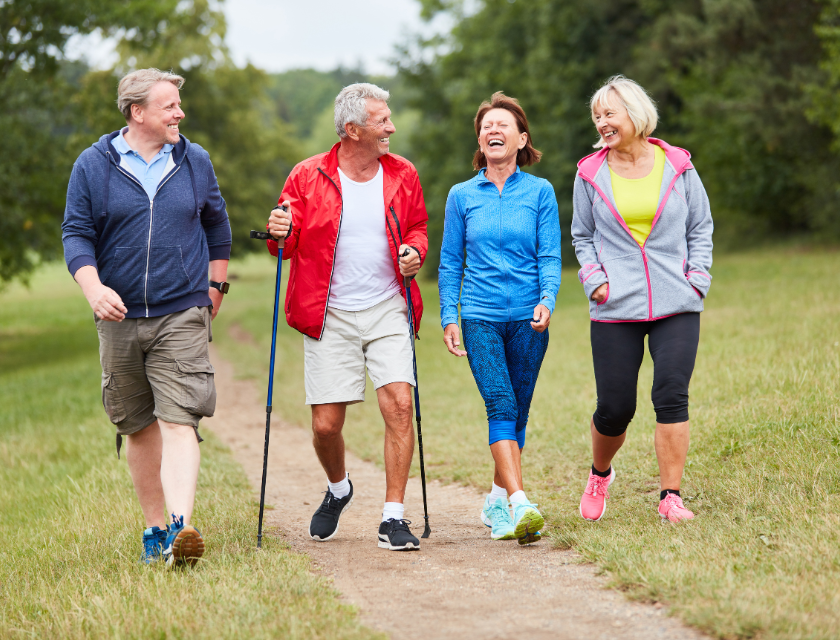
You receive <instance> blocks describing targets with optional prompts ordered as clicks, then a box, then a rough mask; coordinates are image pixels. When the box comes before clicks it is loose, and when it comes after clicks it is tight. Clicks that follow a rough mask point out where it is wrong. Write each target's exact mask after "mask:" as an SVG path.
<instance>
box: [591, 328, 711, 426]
mask: <svg viewBox="0 0 840 640" xmlns="http://www.w3.org/2000/svg"><path fill="white" fill-rule="evenodd" d="M590 326H591V329H590V335H591V339H592V361H593V364H594V365H595V384H596V386H597V389H598V406H597V408H596V409H595V414H594V415H593V416H592V421H593V422H594V424H595V429H597V430H598V433H600V434H601V435H605V436H612V437H615V436H620V435H621V434H622V433H624V432H625V431H626V430H627V425H628V424H630V421H631V420H632V419H633V416H634V415H635V413H636V386H637V385H638V381H639V367H641V366H642V359H643V358H644V354H645V335H647V336H648V348H649V349H650V357H651V358H653V389H652V390H651V394H650V399H651V400H652V401H653V408H654V410H655V411H656V421H657V422H659V423H662V424H674V423H676V422H686V421H687V420H688V383H689V382H690V381H691V374H692V373H693V372H694V361H695V359H696V357H697V344H698V342H699V341H700V314H699V313H681V314H679V315H675V316H670V317H668V318H662V319H660V320H651V321H648V322H591V323H590Z"/></svg>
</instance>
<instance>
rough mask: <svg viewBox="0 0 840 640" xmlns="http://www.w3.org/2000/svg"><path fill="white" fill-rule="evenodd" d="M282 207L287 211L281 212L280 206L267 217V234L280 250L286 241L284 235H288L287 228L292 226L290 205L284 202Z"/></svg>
mask: <svg viewBox="0 0 840 640" xmlns="http://www.w3.org/2000/svg"><path fill="white" fill-rule="evenodd" d="M282 206H284V207H286V209H288V210H287V211H283V209H281V208H280V205H278V206H277V207H275V208H274V209H272V210H271V213H270V214H269V216H268V232H269V233H270V234H271V235H272V237H273V238H274V239H275V240H277V244H278V245H280V247H281V248H282V247H283V245H284V244H285V241H286V234H287V233H289V227H291V226H292V207H291V203H290V202H289V201H288V200H286V201H285V202H284V203H283V204H282Z"/></svg>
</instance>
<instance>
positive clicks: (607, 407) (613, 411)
mask: <svg viewBox="0 0 840 640" xmlns="http://www.w3.org/2000/svg"><path fill="white" fill-rule="evenodd" d="M634 415H636V398H635V397H633V398H632V399H631V398H629V397H628V398H623V399H616V400H612V401H609V402H602V401H601V400H600V399H599V400H598V407H597V409H596V410H595V413H594V415H593V416H592V422H593V424H594V425H595V430H596V431H597V432H598V433H600V434H601V435H602V436H608V437H610V438H616V437H618V436H620V435H621V434H623V433H624V432H625V431H627V425H629V424H630V421H631V420H632V419H633V416H634Z"/></svg>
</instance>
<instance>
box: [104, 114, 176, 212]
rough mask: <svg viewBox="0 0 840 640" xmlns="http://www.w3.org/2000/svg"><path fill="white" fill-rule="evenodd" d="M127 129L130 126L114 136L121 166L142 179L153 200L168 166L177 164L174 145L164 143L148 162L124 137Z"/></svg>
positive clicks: (141, 182) (147, 192)
mask: <svg viewBox="0 0 840 640" xmlns="http://www.w3.org/2000/svg"><path fill="white" fill-rule="evenodd" d="M126 131H128V127H125V128H124V129H122V130H121V131H120V135H118V136H117V137H116V138H114V142H113V145H114V149H116V150H117V152H118V153H119V154H120V167H122V168H123V169H125V170H126V171H128V172H129V173H130V174H131V175H133V176H134V177H135V178H137V180H139V181H140V184H142V185H143V188H144V189H145V190H146V194H148V196H149V200H150V201H151V200H153V199H154V197H155V192H156V191H157V188H158V185H159V184H160V181H161V180H162V179H163V176H165V175H166V174H167V173H168V171H167V168H169V169H171V168H172V167H173V166H174V164H175V163H174V160H172V149H173V148H174V145H171V144H165V145H163V148H162V149H161V150H160V151H158V153H157V155H156V156H155V157H154V158H152V161H151V162H148V163H147V162H146V161H145V160H144V159H143V156H141V155H140V154H139V153H137V152H136V151H135V150H134V149H132V148H131V147H130V146H129V144H128V142H127V141H126V139H125V138H124V137H123V134H124V133H125V132H126ZM170 163H171V164H170Z"/></svg>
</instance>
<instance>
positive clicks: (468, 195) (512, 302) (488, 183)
mask: <svg viewBox="0 0 840 640" xmlns="http://www.w3.org/2000/svg"><path fill="white" fill-rule="evenodd" d="M475 133H476V136H477V137H478V146H479V148H478V150H477V151H476V152H475V157H474V158H473V167H474V168H475V169H477V170H478V175H476V176H475V177H474V178H473V179H472V180H468V181H467V182H462V183H461V184H457V185H455V186H454V187H452V189H451V190H450V192H449V197H448V198H447V201H446V220H445V223H444V231H443V246H442V247H441V256H440V270H439V276H438V287H439V289H440V309H441V325H442V326H443V329H444V337H443V339H444V343H445V344H446V347H447V348H448V349H449V352H450V353H452V354H453V355H456V356H459V357H460V356H467V358H468V359H469V362H470V369H471V370H472V373H473V376H474V377H475V381H476V385H477V386H478V390H479V392H480V393H481V396H482V398H484V404H485V406H486V408H487V420H488V422H489V431H490V451H491V453H492V454H493V460H494V461H495V463H496V469H495V474H494V478H493V487H492V490H491V492H490V494H489V495H488V496H487V498H486V499H485V501H484V508H483V509H482V512H481V519H482V522H484V524H485V525H487V526H488V527H491V528H492V533H491V537H492V538H493V539H494V540H510V539H513V538H516V539H517V540H519V544H528V543H531V542H536V541H537V540H539V539H540V537H541V529H542V527H543V525H544V524H545V521H544V519H543V517H542V515H541V514H540V512H539V511H538V510H537V508H536V505H535V504H532V503H531V502H530V501H529V500H528V498H527V497H526V496H525V492H524V491H523V483H522V465H521V457H520V456H521V451H522V448H523V447H524V446H525V427H526V425H527V423H528V410H529V408H530V406H531V398H532V396H533V394H534V386H535V385H536V382H537V376H538V375H539V371H540V366H541V365H542V360H543V357H544V356H545V351H546V348H547V347H548V324H549V322H550V321H551V314H552V312H553V311H554V302H555V298H556V297H557V290H558V289H559V287H560V222H559V218H558V212H557V199H556V197H555V195H554V189H553V188H552V186H551V184H550V183H549V182H548V181H547V180H543V179H542V178H537V177H535V176H532V175H530V174H527V173H522V172H521V171H520V169H519V167H520V166H529V165H532V164H535V163H537V162H539V161H540V157H541V156H542V154H541V153H540V152H539V151H537V150H536V149H535V148H534V147H533V146H532V145H531V135H530V131H529V128H528V119H527V117H526V116H525V111H524V110H523V109H522V107H521V106H519V102H518V101H517V100H515V99H513V98H510V97H507V96H505V95H504V94H502V93H501V92H497V93H494V94H493V97H492V98H491V100H490V102H484V103H482V104H481V106H480V107H479V109H478V113H477V114H476V116H475ZM465 252H466V266H465V261H464V255H465ZM459 303H460V307H461V321H462V326H463V331H464V346H465V347H466V350H462V349H460V332H459V330H458V305H459ZM508 499H510V503H511V506H512V510H513V514H512V517H511V512H510V510H509V509H508Z"/></svg>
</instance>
